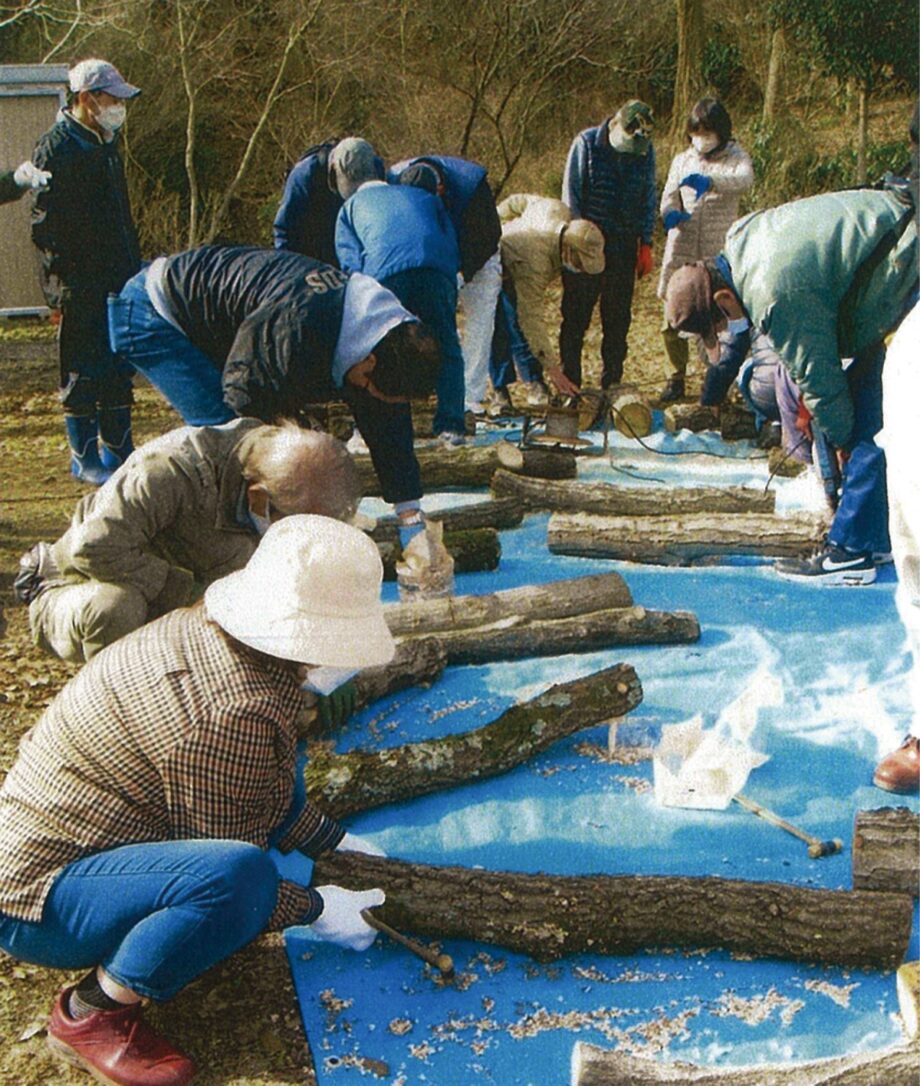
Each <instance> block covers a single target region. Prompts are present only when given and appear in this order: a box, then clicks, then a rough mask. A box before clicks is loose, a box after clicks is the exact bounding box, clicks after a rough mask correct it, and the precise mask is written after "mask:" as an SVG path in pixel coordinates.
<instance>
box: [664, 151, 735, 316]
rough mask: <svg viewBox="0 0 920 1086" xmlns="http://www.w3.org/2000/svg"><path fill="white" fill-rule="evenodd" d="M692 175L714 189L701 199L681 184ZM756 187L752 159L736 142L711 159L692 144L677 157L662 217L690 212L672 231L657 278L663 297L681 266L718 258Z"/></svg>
mask: <svg viewBox="0 0 920 1086" xmlns="http://www.w3.org/2000/svg"><path fill="white" fill-rule="evenodd" d="M692 173H702V174H705V175H706V176H707V177H710V178H712V187H711V188H710V189H709V191H708V192H704V193H703V195H702V196H700V197H697V195H696V193H695V192H694V191H693V189H691V188H687V187H684V188H681V186H680V182H681V181H682V180H683V179H684V178H685V177H687V176H688V174H692ZM753 184H754V167H753V165H752V164H751V159H750V157H749V155H748V153H747V151H745V150H744V148H742V147H741V146H740V144H738V143H736V142H735V141H734V140H730V141H729V142H728V143H727V144H726V145H725V147H723V148H722V150H721V151H719V152H718V153H717V154H715V155H713V156H711V157H706V156H704V155H701V154H700V153H699V151H697V150H696V149H695V148H694V147H693V145H692V144H691V145H690V146H689V147H688V148H687V149H686V150H685V151H681V153H680V154H679V155H675V156H674V158H673V159H672V161H671V168H670V169H669V170H668V179H667V181H666V182H665V186H664V191H663V192H662V194H661V207H660V210H661V215H662V217H664V215H665V214H666V213H667V212H668V211H686V212H688V214H689V215H690V218H689V220H687V221H686V222H682V223H681V224H680V225H679V226H676V227H675V228H674V229H673V230H669V231H668V237H667V241H666V242H665V247H664V258H663V259H662V262H661V276H660V277H659V280H658V297H659V298H662V299H663V298H664V296H665V291H666V290H667V288H668V280H669V279H670V278H671V276H672V275H673V274H674V272H675V271H676V270H677V269H678V268H682V267H683V266H684V265H685V264H692V263H693V262H694V261H695V260H706V259H707V258H710V257H714V256H717V255H718V254H719V252H720V251H721V249H722V246H723V244H724V242H725V235H726V233H728V228H729V227H730V226H731V224H732V223H733V222H734V221H735V219H737V218H738V205H739V203H740V201H741V197H742V196H743V195H744V193H746V192H747V191H748V190H749V189H750V188H751V186H752V185H753Z"/></svg>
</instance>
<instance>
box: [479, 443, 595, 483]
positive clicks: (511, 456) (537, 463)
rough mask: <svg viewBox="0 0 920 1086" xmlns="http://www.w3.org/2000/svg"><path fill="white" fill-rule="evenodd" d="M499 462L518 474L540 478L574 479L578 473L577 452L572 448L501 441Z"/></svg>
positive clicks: (498, 445)
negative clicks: (522, 445)
mask: <svg viewBox="0 0 920 1086" xmlns="http://www.w3.org/2000/svg"><path fill="white" fill-rule="evenodd" d="M496 449H497V456H498V464H496V467H498V465H499V464H500V465H501V466H502V467H503V468H505V469H506V470H508V471H513V472H514V473H515V474H517V475H528V476H532V477H534V478H539V479H574V478H575V476H576V475H577V474H578V464H577V461H576V459H575V453H573V452H572V451H571V450H570V449H559V448H554V447H552V446H547V447H546V448H543V449H541V448H540V447H539V446H536V445H534V446H527V447H525V448H521V447H520V446H519V445H513V444H512V443H511V442H510V441H499V442H498V444H497V446H496Z"/></svg>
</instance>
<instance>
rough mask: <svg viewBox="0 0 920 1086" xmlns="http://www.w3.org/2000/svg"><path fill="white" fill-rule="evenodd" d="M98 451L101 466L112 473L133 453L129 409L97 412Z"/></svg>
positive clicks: (121, 408)
mask: <svg viewBox="0 0 920 1086" xmlns="http://www.w3.org/2000/svg"><path fill="white" fill-rule="evenodd" d="M99 449H100V460H101V461H102V466H103V467H104V468H108V470H109V471H114V470H115V469H116V468H120V467H121V465H122V464H123V463H124V462H125V461H126V460H127V459H128V457H129V456H130V455H131V453H133V452H134V445H133V443H132V441H131V408H130V407H106V408H102V409H100V411H99Z"/></svg>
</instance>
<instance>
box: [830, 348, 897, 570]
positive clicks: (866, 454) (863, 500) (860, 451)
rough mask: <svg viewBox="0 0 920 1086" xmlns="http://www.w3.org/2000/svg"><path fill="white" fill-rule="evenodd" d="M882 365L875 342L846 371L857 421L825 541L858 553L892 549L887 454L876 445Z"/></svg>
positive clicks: (880, 406) (880, 402) (882, 356)
mask: <svg viewBox="0 0 920 1086" xmlns="http://www.w3.org/2000/svg"><path fill="white" fill-rule="evenodd" d="M884 361H885V345H884V344H882V343H879V344H877V345H876V346H874V347H872V348H870V349H869V350H867V351H865V352H864V353H863V354H862V355H860V356H859V357H858V358H857V359H856V360H855V361H854V362H853V364H852V365H851V366H850V368H849V369H848V370H847V382H848V384H849V386H850V398H851V399H852V401H853V408H854V411H855V413H856V422H855V427H854V431H853V445H852V449H851V451H850V458H849V460H847V462H846V464H845V465H844V469H843V485H842V488H841V491H840V503H839V504H838V506H837V512H836V513H835V514H834V521H833V523H832V524H831V530H830V531H829V532H828V533H827V538H828V540H829V542H831V543H833V544H834V546H837V547H844V548H845V549H846V550H848V551H854V552H855V553H857V554H864V553H868V552H870V551H881V552H886V551H890V550H891V540H890V538H889V536H888V490H887V487H886V485H885V454H884V452H882V450H881V449H880V448H879V447H878V445H876V444H875V435H876V434H877V433H878V432H879V430H881V428H882V365H883V363H884Z"/></svg>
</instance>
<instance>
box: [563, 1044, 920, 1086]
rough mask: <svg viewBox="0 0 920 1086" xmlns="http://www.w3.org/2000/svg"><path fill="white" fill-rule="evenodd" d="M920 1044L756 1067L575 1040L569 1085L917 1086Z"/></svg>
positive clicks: (919, 1066)
mask: <svg viewBox="0 0 920 1086" xmlns="http://www.w3.org/2000/svg"><path fill="white" fill-rule="evenodd" d="M918 1077H920V1049H918V1048H917V1046H916V1045H915V1046H913V1047H904V1048H895V1049H886V1050H884V1051H882V1052H861V1053H859V1055H856V1056H842V1057H838V1058H835V1059H830V1060H812V1061H810V1062H809V1063H800V1064H793V1065H787V1066H782V1065H772V1066H771V1065H765V1064H761V1065H760V1066H756V1067H699V1066H697V1065H696V1064H693V1063H685V1062H683V1061H682V1060H681V1061H675V1062H673V1063H662V1062H660V1061H659V1060H649V1059H643V1058H642V1057H641V1056H628V1055H626V1054H625V1053H622V1052H616V1051H613V1050H609V1049H604V1048H598V1047H597V1046H596V1045H590V1044H585V1042H584V1041H576V1042H575V1047H574V1050H573V1052H572V1077H571V1080H570V1081H571V1086H659V1084H660V1083H671V1084H672V1086H674V1084H677V1083H687V1084H688V1086H689V1084H693V1086H916V1084H917V1081H918Z"/></svg>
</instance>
